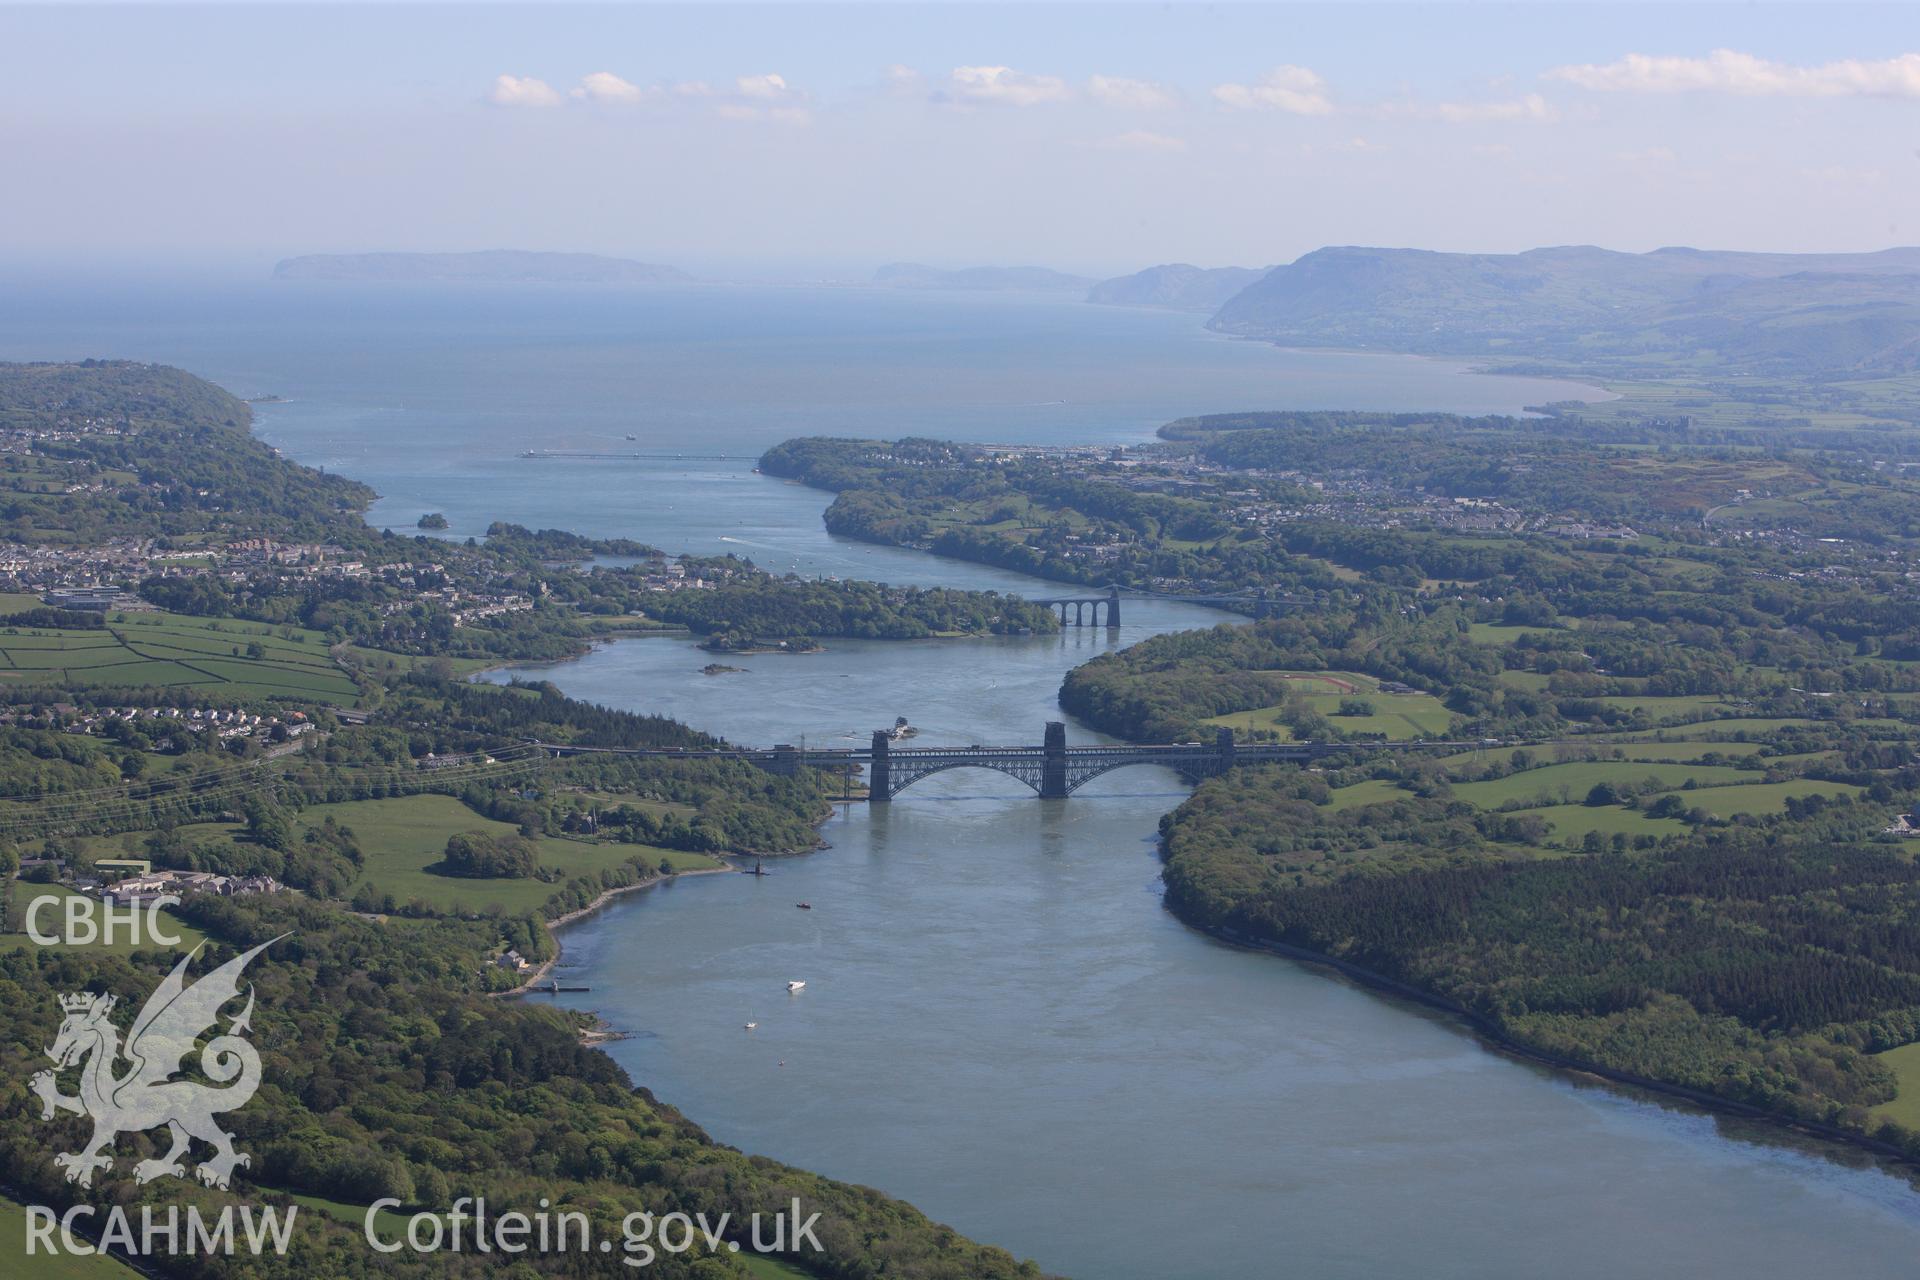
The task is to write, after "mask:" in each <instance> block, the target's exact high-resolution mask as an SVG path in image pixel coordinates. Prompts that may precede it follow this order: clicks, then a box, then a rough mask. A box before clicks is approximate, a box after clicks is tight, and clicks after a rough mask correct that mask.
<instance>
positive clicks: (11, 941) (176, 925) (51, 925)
mask: <svg viewBox="0 0 1920 1280" xmlns="http://www.w3.org/2000/svg"><path fill="white" fill-rule="evenodd" d="M117 853H118V851H117V850H116V851H115V853H113V854H108V855H106V856H109V857H112V856H117ZM11 888H12V890H13V896H14V897H15V899H16V900H18V901H19V902H20V904H21V907H22V909H23V910H24V909H25V907H26V905H27V904H28V903H30V902H32V901H33V899H35V898H59V899H62V900H64V899H67V898H83V897H86V896H87V895H85V894H81V893H76V892H74V891H73V890H72V889H68V888H65V887H64V886H62V885H57V884H29V883H27V882H26V881H24V880H16V881H14V882H13V884H12V886H11ZM96 901H97V900H96ZM160 914H161V915H162V916H163V917H164V923H163V924H162V928H163V930H164V931H165V932H167V933H168V934H172V935H175V936H177V937H178V938H179V939H180V942H179V945H178V946H176V947H174V948H173V950H176V951H191V950H193V948H195V947H197V946H199V945H200V944H201V943H202V942H204V941H206V937H207V935H206V934H204V933H202V932H200V930H198V929H196V928H194V927H193V926H192V925H190V924H187V923H185V922H184V921H181V920H179V919H176V918H175V917H174V915H173V913H172V912H169V911H162V912H161V913H160ZM95 918H96V919H99V917H98V916H96V917H95ZM21 920H22V922H23V925H24V921H25V917H24V916H22V917H21ZM64 920H65V915H64V909H62V908H58V907H43V908H41V911H40V919H39V920H38V921H37V922H36V923H37V924H38V925H39V926H40V929H41V931H42V932H44V933H58V932H60V930H61V929H62V928H63V927H64V924H63V922H64ZM145 921H146V916H145V914H144V913H143V914H142V916H141V925H142V928H144V927H145ZM114 930H115V934H114V936H115V939H116V940H115V941H114V942H113V943H111V944H105V943H98V942H96V943H90V944H87V945H86V946H85V947H84V948H83V949H84V950H87V951H107V952H112V953H114V954H116V955H128V954H131V953H132V952H135V951H155V950H160V949H162V947H163V944H161V943H159V942H153V941H142V942H140V943H138V944H135V943H133V942H131V941H121V940H119V939H120V938H121V935H122V934H123V933H124V932H125V925H124V924H121V923H119V922H116V923H115V925H114ZM39 945H40V944H39V943H37V942H35V941H34V940H33V939H32V938H30V937H28V936H27V935H26V934H25V933H24V932H22V933H0V950H17V949H19V948H21V947H36V948H37V947H38V946H39Z"/></svg>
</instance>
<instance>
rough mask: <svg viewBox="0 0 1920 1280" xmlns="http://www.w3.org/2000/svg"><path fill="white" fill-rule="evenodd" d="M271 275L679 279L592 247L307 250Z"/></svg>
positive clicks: (674, 271)
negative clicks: (590, 249) (553, 249)
mask: <svg viewBox="0 0 1920 1280" xmlns="http://www.w3.org/2000/svg"><path fill="white" fill-rule="evenodd" d="M273 277H274V279H276V280H394V281H405V280H465V281H472V282H475V283H483V284H681V283H685V282H687V281H689V280H692V279H693V277H692V276H690V275H688V274H687V273H686V272H684V271H681V270H679V269H678V268H677V267H663V266H661V265H659V264H658V263H653V262H635V261H633V260H632V259H629V258H606V257H602V256H601V255H599V254H597V253H529V252H526V251H524V250H519V249H497V250H492V251H488V252H484V253H310V254H307V255H305V256H304V257H299V258H283V259H282V260H281V261H280V262H279V263H277V264H276V265H275V266H274V268H273Z"/></svg>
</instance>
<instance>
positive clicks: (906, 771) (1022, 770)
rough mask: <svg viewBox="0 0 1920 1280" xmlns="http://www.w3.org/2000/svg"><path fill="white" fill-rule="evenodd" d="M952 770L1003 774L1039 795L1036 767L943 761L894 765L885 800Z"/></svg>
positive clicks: (968, 761) (969, 761)
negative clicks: (937, 774)
mask: <svg viewBox="0 0 1920 1280" xmlns="http://www.w3.org/2000/svg"><path fill="white" fill-rule="evenodd" d="M954 769H985V770H988V771H989V772H991V773H1004V774H1005V775H1006V776H1007V777H1009V778H1013V779H1015V780H1016V781H1018V782H1020V783H1021V784H1023V785H1024V786H1026V787H1027V788H1028V789H1029V790H1031V791H1033V792H1034V793H1035V794H1036V795H1037V794H1039V791H1040V782H1041V778H1040V770H1039V768H1038V767H1037V766H1032V765H1027V764H1024V763H1011V762H1010V763H1006V764H1000V763H990V762H987V761H983V760H943V761H938V762H928V763H926V764H915V765H913V766H911V767H906V768H903V767H902V766H901V765H900V764H898V763H896V764H895V765H894V766H893V768H892V769H891V770H890V771H889V774H890V776H889V777H888V779H887V784H888V785H887V798H888V799H892V798H893V797H894V796H897V795H899V794H900V793H901V792H902V791H905V790H906V789H907V788H908V787H910V786H912V785H913V784H914V783H916V782H921V781H924V780H925V779H927V778H931V777H932V776H933V775H934V774H936V773H948V772H951V771H952V770H954Z"/></svg>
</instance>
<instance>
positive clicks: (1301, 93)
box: [1213, 66, 1333, 116]
mask: <svg viewBox="0 0 1920 1280" xmlns="http://www.w3.org/2000/svg"><path fill="white" fill-rule="evenodd" d="M1213 96H1214V97H1215V98H1216V99H1218V100H1219V101H1220V102H1222V103H1224V104H1225V105H1227V106H1229V107H1235V108H1238V109H1240V110H1243V111H1250V110H1254V109H1256V108H1270V109H1272V110H1275V111H1286V112H1289V113H1291V114H1293V115H1297V116H1324V115H1330V114H1331V113H1332V112H1333V103H1332V102H1331V101H1329V100H1328V98H1327V82H1326V81H1325V80H1322V79H1321V78H1320V76H1319V75H1318V74H1317V73H1316V72H1313V71H1310V70H1308V69H1307V68H1306V67H1295V66H1279V67H1275V68H1274V69H1273V70H1271V71H1269V72H1267V74H1266V75H1264V76H1261V77H1260V82H1259V83H1258V84H1222V85H1215V86H1214V89H1213Z"/></svg>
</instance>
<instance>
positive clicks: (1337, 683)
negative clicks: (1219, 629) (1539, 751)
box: [1204, 671, 1453, 739]
mask: <svg viewBox="0 0 1920 1280" xmlns="http://www.w3.org/2000/svg"><path fill="white" fill-rule="evenodd" d="M1285 679H1286V681H1287V684H1288V688H1289V689H1290V690H1294V691H1296V692H1297V694H1298V695H1299V696H1300V697H1301V698H1302V699H1303V700H1304V701H1305V702H1306V704H1307V706H1309V707H1311V708H1312V709H1313V710H1314V711H1317V712H1318V713H1320V714H1321V715H1323V716H1326V717H1327V718H1328V720H1329V721H1330V722H1331V723H1332V724H1333V727H1334V728H1335V729H1337V730H1339V731H1340V732H1341V733H1343V734H1378V735H1380V736H1382V737H1387V738H1396V739H1404V738H1437V737H1443V736H1445V734H1446V731H1447V726H1448V725H1450V724H1451V723H1452V722H1453V713H1452V712H1450V711H1448V710H1447V709H1446V707H1445V706H1443V705H1442V704H1441V702H1440V699H1438V698H1436V697H1434V696H1433V695H1432V694H1430V693H1383V692H1381V690H1380V682H1379V681H1378V680H1376V679H1374V678H1373V677H1372V676H1366V675H1361V674H1359V673H1358V672H1353V671H1303V672H1289V673H1287V674H1286V675H1285ZM1350 698H1360V699H1364V700H1365V701H1367V702H1369V703H1372V704H1373V713H1372V714H1371V715H1363V716H1343V715H1340V714H1339V711H1340V704H1341V703H1342V702H1343V701H1345V700H1347V699H1350ZM1284 707H1285V704H1283V703H1274V704H1273V705H1271V706H1266V707H1256V708H1254V709H1253V710H1251V711H1234V712H1230V713H1228V714H1227V715H1223V716H1214V717H1212V718H1211V719H1208V720H1206V721H1204V723H1206V724H1211V725H1220V726H1222V727H1225V728H1230V729H1235V730H1238V731H1240V732H1242V733H1245V732H1249V731H1251V730H1254V729H1265V730H1267V731H1269V732H1273V733H1278V734H1280V735H1281V736H1282V737H1285V736H1286V734H1287V727H1286V726H1285V725H1284V724H1281V723H1279V721H1278V716H1279V715H1280V712H1281V711H1282V710H1283V709H1284Z"/></svg>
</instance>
